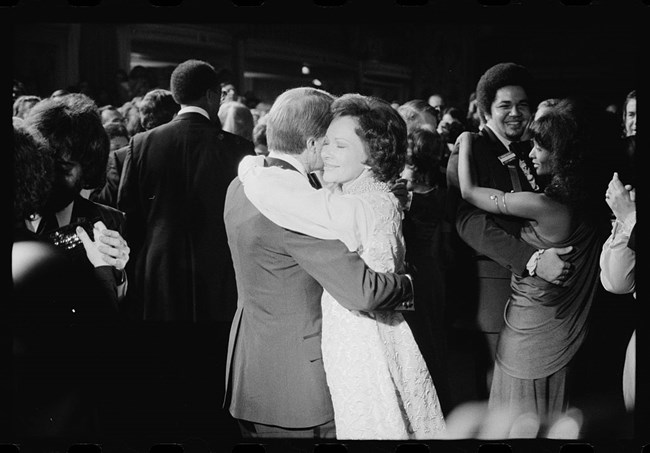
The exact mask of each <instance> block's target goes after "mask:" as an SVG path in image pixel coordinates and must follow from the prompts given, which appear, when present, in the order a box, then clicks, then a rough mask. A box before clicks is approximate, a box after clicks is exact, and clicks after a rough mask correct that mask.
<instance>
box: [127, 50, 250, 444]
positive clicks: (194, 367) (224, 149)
mask: <svg viewBox="0 0 650 453" xmlns="http://www.w3.org/2000/svg"><path fill="white" fill-rule="evenodd" d="M170 89H171V92H172V96H173V97H174V100H175V101H176V103H177V104H179V105H180V106H181V109H180V110H179V111H178V113H177V115H176V116H175V117H174V119H172V120H171V121H169V122H168V123H166V124H162V125H159V126H158V127H154V128H153V129H150V130H148V131H145V132H142V133H139V134H136V135H135V136H134V137H133V138H132V140H131V142H130V144H129V150H128V152H127V156H126V159H125V161H124V167H123V170H122V181H121V183H120V188H119V191H118V207H119V209H121V210H123V211H124V212H125V213H126V217H127V239H128V240H129V244H130V245H131V249H132V254H133V259H132V260H131V263H130V266H129V268H128V269H127V271H128V274H129V280H130V282H129V284H130V287H129V292H128V297H127V303H128V304H129V306H130V310H131V315H132V316H133V319H135V320H140V321H143V322H144V323H143V326H142V328H143V329H147V331H148V332H149V335H148V336H144V337H142V338H141V340H142V341H143V342H144V343H140V344H142V346H143V347H144V351H145V352H144V353H145V354H155V355H156V356H157V357H159V358H160V361H158V362H156V363H157V364H158V365H159V366H160V367H162V368H160V369H159V370H158V371H154V370H155V369H156V368H155V367H148V368H146V369H143V370H141V371H142V373H143V375H144V376H146V377H145V379H144V380H143V382H142V385H143V388H142V392H146V395H148V398H150V401H146V403H144V406H146V405H148V406H149V407H144V406H143V408H144V410H146V411H147V412H146V414H145V415H143V416H141V417H140V419H145V418H153V417H155V418H156V419H157V420H156V423H157V426H156V425H153V426H152V427H153V429H154V430H157V432H153V433H152V436H155V435H158V437H157V439H156V441H160V438H161V437H164V435H167V434H169V435H171V434H172V433H174V432H180V433H181V434H188V433H190V432H192V433H202V432H205V433H209V434H215V433H219V432H224V431H228V430H232V428H231V427H227V426H219V425H220V424H222V423H227V420H224V419H223V417H222V414H220V413H219V411H220V406H221V404H220V402H221V400H222V399H223V387H222V386H221V385H219V383H221V382H222V376H223V373H224V372H225V370H224V366H225V357H226V349H227V342H228V332H229V329H230V323H231V321H232V318H233V315H234V312H235V308H236V301H237V287H236V283H235V275H234V269H233V265H232V260H231V257H230V253H229V251H228V245H227V238H226V231H225V226H224V221H223V206H224V198H225V195H226V189H227V187H228V184H229V183H230V181H232V179H233V178H234V177H235V175H236V174H237V165H238V163H239V161H240V160H241V159H242V157H243V156H245V155H247V154H251V155H252V154H254V149H253V143H252V142H250V141H247V140H245V139H243V138H241V137H237V136H235V135H233V134H230V133H227V132H224V131H223V130H222V129H221V125H220V123H219V119H218V116H217V113H218V111H219V105H220V101H221V86H220V80H219V77H218V75H217V72H216V71H215V69H214V68H213V66H212V65H210V64H209V63H207V62H204V61H200V60H187V61H185V62H183V63H181V64H179V65H178V66H177V67H176V68H175V69H174V71H173V72H172V75H171V80H170ZM161 375H162V376H164V377H163V378H162V379H160V377H159V376H161ZM154 381H156V382H158V383H159V385H160V386H151V383H152V382H154ZM168 389H173V391H171V392H170V391H168ZM143 394H144V393H143ZM225 415H226V416H227V414H225ZM143 429H144V428H143Z"/></svg>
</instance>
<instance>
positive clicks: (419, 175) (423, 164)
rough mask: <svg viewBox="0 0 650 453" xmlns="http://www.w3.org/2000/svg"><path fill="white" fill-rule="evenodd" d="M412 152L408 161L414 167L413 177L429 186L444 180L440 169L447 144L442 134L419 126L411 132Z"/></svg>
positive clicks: (409, 141) (410, 146)
mask: <svg viewBox="0 0 650 453" xmlns="http://www.w3.org/2000/svg"><path fill="white" fill-rule="evenodd" d="M408 143H409V149H410V152H409V153H408V156H407V158H406V162H407V163H408V164H409V165H411V166H412V167H413V179H414V181H415V182H422V183H424V184H427V185H429V186H435V185H436V184H440V183H442V182H444V181H443V178H444V174H443V173H442V172H441V171H440V165H441V162H442V157H443V155H444V152H445V147H446V144H445V142H444V140H443V138H442V136H441V135H440V134H438V133H437V132H434V131H431V130H429V129H423V128H417V129H414V130H412V131H411V132H409V134H408Z"/></svg>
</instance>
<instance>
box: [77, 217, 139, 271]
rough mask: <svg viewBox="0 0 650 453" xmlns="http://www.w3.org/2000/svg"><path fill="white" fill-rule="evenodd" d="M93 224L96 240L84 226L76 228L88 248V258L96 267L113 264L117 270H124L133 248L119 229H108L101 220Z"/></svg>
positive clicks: (86, 248) (85, 247)
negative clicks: (92, 238)
mask: <svg viewBox="0 0 650 453" xmlns="http://www.w3.org/2000/svg"><path fill="white" fill-rule="evenodd" d="M93 226H94V228H93V236H94V237H95V240H94V241H93V240H91V239H90V236H88V233H86V230H84V229H83V228H82V227H77V230H76V232H77V235H78V236H79V238H80V239H81V242H82V243H83V246H84V249H85V250H86V256H87V257H88V260H89V261H90V262H91V264H92V265H93V266H95V267H99V266H113V267H114V268H116V269H117V270H123V269H124V268H125V267H126V263H128V262H129V254H130V252H131V249H130V248H129V246H128V244H127V243H126V241H125V240H124V238H122V235H120V233H118V232H117V231H114V230H109V229H107V228H106V226H105V225H104V223H103V222H101V221H99V222H96V223H95V225H93Z"/></svg>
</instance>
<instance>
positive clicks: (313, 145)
mask: <svg viewBox="0 0 650 453" xmlns="http://www.w3.org/2000/svg"><path fill="white" fill-rule="evenodd" d="M307 149H308V150H309V151H311V150H315V149H318V139H317V138H316V137H309V138H308V139H307Z"/></svg>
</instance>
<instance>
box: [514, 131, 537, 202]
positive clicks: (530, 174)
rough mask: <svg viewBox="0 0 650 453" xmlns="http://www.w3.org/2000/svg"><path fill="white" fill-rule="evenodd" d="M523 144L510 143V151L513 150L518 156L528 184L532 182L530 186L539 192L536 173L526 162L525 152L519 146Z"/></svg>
mask: <svg viewBox="0 0 650 453" xmlns="http://www.w3.org/2000/svg"><path fill="white" fill-rule="evenodd" d="M521 145H522V142H512V143H510V151H512V152H513V153H514V155H515V156H517V162H519V168H521V171H522V172H523V173H524V176H526V179H527V180H528V184H530V187H531V188H532V189H533V190H534V191H535V192H537V190H538V189H539V187H538V186H537V183H536V182H535V175H534V174H533V171H532V170H531V169H530V168H529V167H528V164H526V160H525V159H524V156H523V153H522V152H521V150H520V148H519V147H520V146H521Z"/></svg>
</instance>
